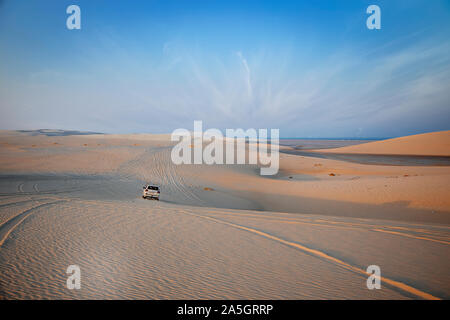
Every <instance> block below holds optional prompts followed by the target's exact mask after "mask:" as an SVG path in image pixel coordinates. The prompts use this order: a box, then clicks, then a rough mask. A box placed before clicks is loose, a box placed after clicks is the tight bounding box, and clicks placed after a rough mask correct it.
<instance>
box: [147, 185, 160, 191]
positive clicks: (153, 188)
mask: <svg viewBox="0 0 450 320" xmlns="http://www.w3.org/2000/svg"><path fill="white" fill-rule="evenodd" d="M148 189H149V190H159V188H158V187H152V186H148Z"/></svg>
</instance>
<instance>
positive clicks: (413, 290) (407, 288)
mask: <svg viewBox="0 0 450 320" xmlns="http://www.w3.org/2000/svg"><path fill="white" fill-rule="evenodd" d="M183 213H185V214H188V215H191V216H194V217H197V218H202V219H206V220H210V221H213V222H216V223H220V224H223V225H227V226H230V227H233V228H236V229H240V230H244V231H247V232H250V233H253V234H256V235H259V236H261V237H264V238H266V239H270V240H273V241H276V242H278V243H281V244H284V245H287V246H289V247H292V248H295V249H299V250H300V251H302V252H304V253H307V254H310V255H312V256H315V257H317V258H320V259H322V260H327V261H329V262H331V263H334V264H336V265H339V266H340V267H342V268H344V269H347V270H349V271H353V272H355V273H358V274H361V275H364V276H365V277H367V276H369V274H368V273H367V272H366V271H365V270H364V269H361V268H359V267H355V266H353V265H351V264H349V263H347V262H345V261H343V260H340V259H338V258H335V257H333V256H330V255H328V254H327V253H325V252H322V251H319V250H316V249H311V248H308V247H305V246H303V245H301V244H299V243H296V242H292V241H288V240H285V239H282V238H278V237H276V236H273V235H271V234H269V233H266V232H263V231H260V230H257V229H253V228H249V227H246V226H243V225H239V224H235V223H231V222H227V221H224V220H220V219H217V218H212V217H210V216H202V215H198V214H195V213H191V212H188V211H183ZM372 276H374V277H376V276H375V275H372ZM379 278H380V280H381V281H383V283H387V284H389V285H390V286H392V287H394V288H396V289H400V290H401V291H403V292H406V293H409V294H412V295H415V296H417V297H420V298H422V299H427V300H441V298H438V297H435V296H433V295H431V294H429V293H427V292H424V291H421V290H419V289H416V288H414V287H411V286H409V285H407V284H404V283H402V282H399V281H396V280H392V279H389V278H386V277H379Z"/></svg>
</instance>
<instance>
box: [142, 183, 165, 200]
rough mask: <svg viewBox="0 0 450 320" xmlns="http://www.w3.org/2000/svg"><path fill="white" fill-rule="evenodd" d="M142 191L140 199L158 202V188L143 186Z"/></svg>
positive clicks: (159, 191)
mask: <svg viewBox="0 0 450 320" xmlns="http://www.w3.org/2000/svg"><path fill="white" fill-rule="evenodd" d="M143 189H144V191H143V192H142V198H144V199H156V200H159V195H160V194H161V190H160V189H159V187H157V186H152V185H150V184H148V185H146V186H144V187H143Z"/></svg>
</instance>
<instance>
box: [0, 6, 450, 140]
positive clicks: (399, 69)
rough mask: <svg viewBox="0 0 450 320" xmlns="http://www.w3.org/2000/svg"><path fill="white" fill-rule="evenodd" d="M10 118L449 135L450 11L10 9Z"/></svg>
mask: <svg viewBox="0 0 450 320" xmlns="http://www.w3.org/2000/svg"><path fill="white" fill-rule="evenodd" d="M70 4H77V5H79V6H80V8H81V27H82V28H81V30H68V29H67V28H66V19H67V17H68V14H66V8H67V6H69V5H70ZM370 4H376V5H378V6H380V8H381V30H368V29H367V27H366V19H367V17H368V16H369V15H368V14H366V8H367V7H368V6H369V5H370ZM0 115H1V117H0V129H39V128H55V129H56V128H57V129H76V130H91V131H101V132H108V133H132V132H152V133H161V132H172V130H174V129H176V128H187V129H191V130H192V127H193V121H194V120H203V123H204V128H213V127H214V128H219V129H222V130H223V129H225V128H239V127H241V128H279V129H280V135H281V136H282V137H355V138H358V137H393V136H402V135H408V134H415V133H421V132H428V131H437V130H448V129H450V2H449V1H439V0H433V1H422V0H421V1H418V0H412V1H406V0H404V1H398V0H390V1H375V0H373V1H356V0H355V1H344V0H341V1H229V0H228V1H212V0H204V1H189V0H185V1H181V0H180V1H167V0H166V1H99V0H87V1H77V0H71V1H65V0H55V1H44V0H41V1H36V0H34V1H33V0H31V1H13V0H0Z"/></svg>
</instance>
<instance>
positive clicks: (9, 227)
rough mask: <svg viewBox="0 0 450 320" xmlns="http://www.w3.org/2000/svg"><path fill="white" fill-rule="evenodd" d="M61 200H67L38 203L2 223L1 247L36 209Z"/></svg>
mask: <svg viewBox="0 0 450 320" xmlns="http://www.w3.org/2000/svg"><path fill="white" fill-rule="evenodd" d="M60 202H65V200H60V201H54V202H49V203H43V204H40V205H37V206H35V207H32V208H30V209H27V210H25V211H22V212H21V213H19V214H18V215H16V216H14V217H13V218H11V219H9V220H8V221H6V222H5V223H3V224H2V225H0V247H1V246H2V245H3V243H5V241H6V239H8V236H9V235H10V234H11V232H13V231H14V230H15V229H16V228H17V227H18V226H19V225H20V224H21V223H22V222H23V221H24V220H25V219H26V218H28V217H29V216H30V215H31V214H33V212H34V211H35V210H37V209H40V208H43V207H47V206H51V205H53V204H55V203H60Z"/></svg>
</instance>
